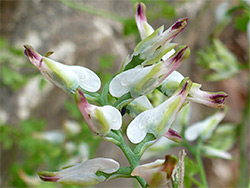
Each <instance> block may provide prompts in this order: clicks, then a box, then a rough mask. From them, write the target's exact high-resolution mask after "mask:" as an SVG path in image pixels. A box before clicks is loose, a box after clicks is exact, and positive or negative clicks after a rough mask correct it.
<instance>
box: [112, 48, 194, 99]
mask: <svg viewBox="0 0 250 188" xmlns="http://www.w3.org/2000/svg"><path fill="white" fill-rule="evenodd" d="M189 54H190V49H189V48H188V47H183V48H181V49H180V50H179V51H178V52H177V53H176V54H175V56H174V57H172V58H170V59H168V60H167V61H161V62H159V63H157V64H154V65H151V66H146V67H144V66H141V65H139V66H137V67H135V68H132V69H129V70H127V71H124V72H121V73H120V74H118V75H117V76H115V77H114V78H113V79H112V81H111V82H110V85H109V92H110V94H111V95H112V96H114V97H121V96H122V95H124V94H126V93H129V92H130V94H131V96H132V97H133V98H137V97H139V96H142V95H145V94H147V93H150V92H151V91H153V90H154V89H155V88H156V87H158V86H159V85H160V84H161V83H162V81H163V80H164V79H165V78H166V77H167V76H168V75H170V74H171V73H172V72H173V71H174V70H175V69H177V68H178V67H179V66H180V65H181V64H182V63H183V62H184V60H185V59H186V58H187V57H188V56H189Z"/></svg>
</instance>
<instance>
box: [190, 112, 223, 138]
mask: <svg viewBox="0 0 250 188" xmlns="http://www.w3.org/2000/svg"><path fill="white" fill-rule="evenodd" d="M225 114H226V111H225V110H224V109H223V110H220V111H219V112H217V113H215V114H214V115H212V116H210V117H208V118H206V119H205V120H203V121H200V122H197V123H194V124H193V125H191V126H190V127H188V128H187V129H186V131H185V138H186V139H187V140H188V141H194V140H196V139H197V138H198V137H201V138H202V139H203V140H207V139H208V138H210V137H211V135H212V133H213V131H214V130H215V128H216V127H217V125H218V124H219V123H220V122H221V121H222V120H223V118H224V117H225Z"/></svg>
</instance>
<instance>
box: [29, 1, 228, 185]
mask: <svg viewBox="0 0 250 188" xmlns="http://www.w3.org/2000/svg"><path fill="white" fill-rule="evenodd" d="M135 20H136V24H137V27H138V30H139V33H140V36H141V42H139V43H138V44H137V45H136V47H135V49H134V52H133V53H132V55H130V56H128V58H127V60H126V61H125V62H124V63H123V65H122V67H121V70H120V71H119V72H118V73H117V74H116V76H114V77H113V78H112V80H111V81H109V82H108V83H107V84H106V85H105V86H104V87H103V89H102V92H101V94H99V93H95V92H97V91H98V90H99V89H100V87H101V81H100V79H99V77H98V76H97V75H96V74H95V73H94V72H93V71H91V70H89V69H88V68H85V67H81V66H68V65H64V64H61V63H59V62H56V61H54V60H52V59H50V58H49V56H50V55H51V54H52V52H48V53H47V54H46V55H44V56H42V55H40V54H39V53H37V52H36V51H35V50H34V49H33V48H32V47H31V46H29V45H25V46H24V47H25V52H24V53H25V55H26V56H27V57H28V59H29V60H30V61H31V63H32V64H34V65H35V66H36V67H37V68H38V70H39V71H40V72H41V73H42V74H43V75H44V77H45V78H46V79H48V80H49V81H50V82H52V83H53V84H55V85H56V86H57V87H59V88H61V89H62V90H64V91H66V92H68V93H70V94H73V95H74V98H75V102H76V104H77V106H78V108H79V110H80V112H81V114H82V116H83V118H84V119H85V121H86V123H87V125H88V127H89V129H90V130H91V131H92V132H93V133H94V134H96V135H99V136H102V137H103V138H105V139H107V140H109V141H111V142H113V143H115V144H116V145H117V146H118V147H120V148H121V150H122V151H123V152H124V153H125V155H126V156H127V158H128V160H129V162H130V164H131V167H120V165H119V163H118V162H116V161H114V160H113V159H107V158H96V159H91V160H88V161H85V162H84V163H82V164H77V165H74V166H72V167H69V168H66V169H64V170H62V171H59V172H45V171H43V172H40V173H39V176H40V178H41V179H42V180H44V181H52V182H58V183H62V184H66V185H69V184H74V185H81V186H89V185H94V184H97V183H100V182H103V181H105V180H107V179H110V178H114V177H118V176H119V175H121V176H128V177H135V178H137V179H138V181H139V182H140V184H141V185H142V186H143V187H146V186H147V185H148V186H151V187H159V186H163V185H165V184H166V183H167V182H168V181H169V180H170V179H171V176H172V173H173V170H174V168H175V165H176V163H177V161H178V159H177V158H175V157H173V156H170V155H167V156H166V158H165V160H157V161H155V162H153V163H149V164H144V165H140V162H139V160H140V157H141V156H142V154H143V152H144V150H145V149H146V148H147V147H148V146H149V145H151V144H152V143H154V142H156V141H157V140H159V139H160V138H162V137H165V138H168V139H171V140H173V141H175V142H177V143H180V142H181V141H182V137H181V136H180V134H179V133H178V132H176V131H174V130H173V129H172V128H173V127H172V124H173V122H174V120H175V119H176V116H177V114H178V113H179V111H180V110H181V109H183V108H184V107H185V106H186V105H187V104H188V103H189V102H197V103H201V104H204V105H207V106H210V107H215V108H223V107H224V100H225V98H226V97H227V94H226V93H224V92H206V91H202V90H201V89H200V88H201V85H200V84H197V83H194V82H192V81H191V79H190V78H188V77H184V76H182V75H181V74H180V73H179V72H177V71H176V69H177V68H178V67H179V66H181V65H182V63H184V61H185V60H186V59H187V58H188V56H189V55H190V49H189V48H188V47H187V46H179V47H177V46H178V44H176V43H172V40H173V39H174V38H175V37H176V36H177V35H178V34H179V33H180V32H181V31H183V30H184V29H185V27H186V26H187V24H188V19H187V18H183V19H180V20H178V21H177V22H176V23H174V24H173V25H172V26H170V28H169V29H167V30H165V31H164V27H163V26H162V27H160V28H158V29H156V30H154V29H153V28H152V27H151V26H150V25H149V23H148V22H147V18H146V7H145V5H144V4H143V3H137V4H136V5H135ZM154 90H158V91H159V92H161V93H162V94H163V95H165V96H166V97H165V100H164V101H163V102H162V103H161V104H160V105H158V106H153V105H152V104H151V102H150V101H149V99H148V97H147V94H150V93H152V92H153V91H154ZM108 95H110V97H113V99H114V100H116V102H115V103H113V104H112V103H110V102H109V100H108V99H107V96H108ZM88 96H90V97H88ZM88 100H89V101H90V102H89V101H88ZM91 101H92V102H94V101H95V102H97V103H99V104H98V105H99V106H97V105H94V104H90V103H91ZM121 109H123V110H124V109H125V111H124V112H125V113H128V114H129V115H130V116H131V117H133V118H134V119H133V120H132V121H131V122H130V123H129V125H128V126H127V130H126V135H127V137H128V139H129V141H130V142H131V143H133V144H136V147H135V149H134V151H132V150H131V149H130V148H129V146H128V145H127V144H126V142H125V141H124V138H123V136H122V132H121V130H120V129H121V127H122V114H121V112H120V111H119V110H121ZM124 112H123V113H124ZM223 117H224V113H223V112H219V113H218V114H216V115H214V116H212V117H210V118H209V119H207V120H205V121H204V122H201V123H200V124H208V122H212V123H210V124H209V125H206V126H205V125H200V124H195V125H193V126H191V127H190V128H188V129H187V131H186V132H185V137H186V139H187V140H189V141H193V140H195V139H196V138H197V137H198V136H200V135H202V138H204V139H206V138H208V137H209V136H211V130H212V129H211V127H215V126H216V125H217V124H218V122H220V121H221V120H222V118H223ZM212 120H213V121H212ZM208 126H210V129H209V131H208V130H207V127H208ZM201 133H202V134H201ZM126 169H127V170H126ZM138 177H141V178H143V179H140V178H138Z"/></svg>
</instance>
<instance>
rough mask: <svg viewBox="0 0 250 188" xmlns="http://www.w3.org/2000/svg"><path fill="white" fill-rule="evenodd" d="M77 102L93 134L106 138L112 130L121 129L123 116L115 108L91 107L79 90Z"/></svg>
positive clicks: (107, 106) (76, 96)
mask: <svg viewBox="0 0 250 188" xmlns="http://www.w3.org/2000/svg"><path fill="white" fill-rule="evenodd" d="M75 101H76V104H77V106H78V108H79V110H80V112H81V113H82V116H83V117H84V119H85V121H86V123H87V125H88V127H89V128H90V130H91V131H92V132H94V133H96V134H98V135H101V136H105V135H106V134H108V133H109V132H110V130H111V129H114V130H118V129H120V128H121V125H122V116H121V113H120V112H119V110H117V109H116V108H115V107H113V106H110V105H106V106H102V107H99V106H95V105H91V104H89V103H88V102H87V100H86V98H85V96H84V94H83V93H82V92H81V91H80V90H79V89H77V90H76V93H75Z"/></svg>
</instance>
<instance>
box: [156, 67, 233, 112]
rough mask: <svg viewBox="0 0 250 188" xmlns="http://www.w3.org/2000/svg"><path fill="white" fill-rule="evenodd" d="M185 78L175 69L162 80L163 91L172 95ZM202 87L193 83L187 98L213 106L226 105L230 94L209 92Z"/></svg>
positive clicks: (220, 106)
mask: <svg viewBox="0 0 250 188" xmlns="http://www.w3.org/2000/svg"><path fill="white" fill-rule="evenodd" d="M183 79H184V76H182V75H181V73H179V72H177V71H174V72H173V73H171V74H170V75H169V76H168V77H167V78H166V79H165V80H164V81H163V82H162V85H161V91H162V92H163V93H164V94H165V95H167V96H171V95H172V94H173V93H174V92H175V90H176V89H177V87H178V85H179V83H180V82H181V81H182V80H183ZM200 88H201V84H198V83H193V84H192V87H191V89H190V92H189V95H188V97H187V99H188V100H189V101H191V102H197V103H200V104H204V105H206V106H210V107H213V108H224V107H225V103H224V102H225V98H226V97H227V96H228V95H227V94H226V93H225V92H207V91H202V90H201V89H200Z"/></svg>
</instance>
